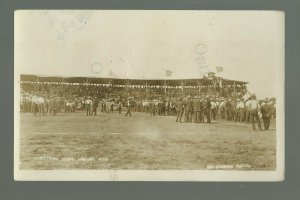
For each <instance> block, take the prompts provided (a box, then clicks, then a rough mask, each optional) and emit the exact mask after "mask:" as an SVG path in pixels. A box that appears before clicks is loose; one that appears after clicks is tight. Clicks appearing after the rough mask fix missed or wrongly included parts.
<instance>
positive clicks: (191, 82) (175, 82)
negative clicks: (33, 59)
mask: <svg viewBox="0 0 300 200" xmlns="http://www.w3.org/2000/svg"><path fill="white" fill-rule="evenodd" d="M20 78H21V81H30V82H35V81H38V82H65V83H89V84H107V83H109V82H110V83H111V84H116V85H127V84H129V85H146V84H148V85H164V84H165V83H167V85H168V86H180V85H181V82H184V83H185V85H186V86H197V84H198V83H201V85H211V83H212V82H211V79H212V78H199V79H195V78H193V79H170V78H168V79H128V78H115V77H111V78H109V77H106V78H101V77H99V78H98V77H59V76H37V75H29V74H22V75H21V77H20ZM223 83H224V84H228V85H231V84H234V83H236V84H247V83H248V82H244V81H238V80H230V79H223Z"/></svg>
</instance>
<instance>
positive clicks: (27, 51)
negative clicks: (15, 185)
mask: <svg viewBox="0 0 300 200" xmlns="http://www.w3.org/2000/svg"><path fill="white" fill-rule="evenodd" d="M14 18H15V19H14V82H15V86H14V87H15V88H14V98H15V99H14V109H15V110H14V115H15V116H14V176H15V180H20V181H22V180H28V181H29V180H33V181H282V180H284V163H285V161H284V144H285V143H284V129H285V126H284V119H285V118H284V94H285V93H284V61H285V50H284V45H285V43H284V40H285V35H284V28H285V25H284V24H285V23H284V22H285V16H284V12H282V11H221V10H220V11H213V10H211V11H204V10H17V11H15V14H14Z"/></svg>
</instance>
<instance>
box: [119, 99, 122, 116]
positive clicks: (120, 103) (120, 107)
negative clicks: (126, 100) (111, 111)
mask: <svg viewBox="0 0 300 200" xmlns="http://www.w3.org/2000/svg"><path fill="white" fill-rule="evenodd" d="M118 111H119V114H121V111H122V102H121V101H119V103H118Z"/></svg>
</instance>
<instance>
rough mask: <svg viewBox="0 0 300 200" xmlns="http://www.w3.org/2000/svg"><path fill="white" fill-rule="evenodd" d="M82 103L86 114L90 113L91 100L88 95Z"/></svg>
mask: <svg viewBox="0 0 300 200" xmlns="http://www.w3.org/2000/svg"><path fill="white" fill-rule="evenodd" d="M84 104H85V109H86V116H89V115H91V107H92V100H91V98H90V97H89V96H88V97H87V99H86V100H85V102H84Z"/></svg>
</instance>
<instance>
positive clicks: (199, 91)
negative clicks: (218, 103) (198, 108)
mask: <svg viewBox="0 0 300 200" xmlns="http://www.w3.org/2000/svg"><path fill="white" fill-rule="evenodd" d="M196 83H197V85H198V93H199V95H200V93H201V85H202V83H201V81H196Z"/></svg>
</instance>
